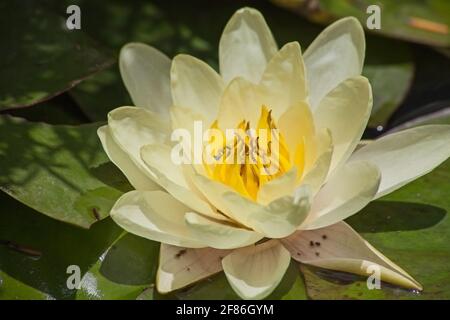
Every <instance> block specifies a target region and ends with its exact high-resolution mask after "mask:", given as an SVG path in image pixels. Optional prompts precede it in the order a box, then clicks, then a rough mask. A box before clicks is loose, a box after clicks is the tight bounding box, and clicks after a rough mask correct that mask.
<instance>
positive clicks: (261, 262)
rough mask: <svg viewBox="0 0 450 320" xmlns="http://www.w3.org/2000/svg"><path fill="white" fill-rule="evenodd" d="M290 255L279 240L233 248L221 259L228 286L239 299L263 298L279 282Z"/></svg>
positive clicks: (287, 265)
mask: <svg viewBox="0 0 450 320" xmlns="http://www.w3.org/2000/svg"><path fill="white" fill-rule="evenodd" d="M290 261H291V257H290V254H289V251H287V250H286V249H285V248H284V247H283V246H282V245H281V244H280V243H279V242H278V241H274V240H271V241H266V242H265V243H262V244H259V245H256V246H249V247H246V248H242V249H239V250H235V251H233V252H232V253H230V254H229V255H228V256H226V257H225V258H224V259H223V260H222V265H223V270H224V272H225V275H226V276H227V279H228V282H229V283H230V285H231V287H232V288H233V289H234V291H236V293H237V294H238V295H239V296H240V297H241V298H242V299H262V298H265V297H266V296H268V295H269V294H270V293H271V292H272V291H273V290H274V289H275V288H276V287H277V285H278V284H279V283H280V281H281V279H282V278H283V276H284V273H285V272H286V270H287V268H288V267H289V263H290Z"/></svg>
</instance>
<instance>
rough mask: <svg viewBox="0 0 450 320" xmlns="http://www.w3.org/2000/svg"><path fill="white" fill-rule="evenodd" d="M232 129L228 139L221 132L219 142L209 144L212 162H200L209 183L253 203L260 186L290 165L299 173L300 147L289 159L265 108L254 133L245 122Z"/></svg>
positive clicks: (301, 153)
mask: <svg viewBox="0 0 450 320" xmlns="http://www.w3.org/2000/svg"><path fill="white" fill-rule="evenodd" d="M211 129H219V124H218V122H217V121H214V123H213V124H212V125H211ZM236 129H237V130H235V131H234V135H233V136H232V138H230V137H227V135H226V134H225V133H224V132H223V131H221V137H222V138H223V140H222V141H221V142H220V141H211V140H210V141H209V144H210V146H209V148H208V150H209V151H211V152H212V153H213V154H212V156H213V158H212V159H214V160H215V162H214V163H206V162H205V160H204V167H205V169H206V173H207V175H208V176H209V177H210V178H211V179H213V180H215V181H219V182H221V183H224V184H226V185H228V186H230V187H231V188H233V189H234V190H236V191H237V192H239V193H240V194H242V195H244V196H246V197H249V198H252V199H256V198H257V195H258V191H259V189H260V188H261V186H262V185H264V184H265V183H267V182H268V181H270V180H272V179H274V178H276V177H279V176H281V175H282V174H284V173H286V172H287V171H288V170H289V169H291V167H292V166H293V165H295V166H296V167H297V170H298V171H302V169H303V167H304V144H303V143H302V142H301V143H299V145H298V147H297V149H296V150H293V151H294V157H293V158H292V159H291V157H290V155H289V150H288V148H287V146H286V142H285V140H284V138H283V136H282V135H281V133H279V132H278V130H277V126H276V124H275V121H274V119H273V117H272V112H271V110H269V109H268V108H267V107H266V106H262V108H261V115H260V117H259V120H258V123H257V126H256V128H255V130H251V123H249V122H248V121H246V120H245V119H244V120H242V121H241V122H240V123H238V125H237V126H236ZM255 135H256V136H255ZM227 139H228V140H227ZM211 144H212V145H211ZM204 150H205V149H204ZM210 158H211V157H210ZM204 159H205V157H204ZM299 174H301V172H299Z"/></svg>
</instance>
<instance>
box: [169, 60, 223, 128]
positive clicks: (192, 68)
mask: <svg viewBox="0 0 450 320" xmlns="http://www.w3.org/2000/svg"><path fill="white" fill-rule="evenodd" d="M170 80H171V86H172V97H173V103H174V105H176V106H178V107H183V108H188V109H191V110H193V112H195V113H200V114H202V115H203V116H204V117H205V118H206V119H207V121H209V122H212V121H213V120H214V119H215V118H217V113H218V109H219V100H220V97H221V95H222V91H223V90H224V88H225V85H224V83H223V80H222V78H221V77H220V76H219V75H218V74H217V73H216V71H214V69H212V68H211V67H210V66H209V65H208V64H206V63H205V62H203V61H201V60H199V59H197V58H194V57H192V56H189V55H185V54H181V55H178V56H176V57H175V58H174V59H173V62H172V69H171V74H170Z"/></svg>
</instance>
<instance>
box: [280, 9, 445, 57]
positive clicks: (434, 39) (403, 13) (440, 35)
mask: <svg viewBox="0 0 450 320" xmlns="http://www.w3.org/2000/svg"><path fill="white" fill-rule="evenodd" d="M272 1H273V2H275V3H277V4H279V5H281V6H284V7H287V8H289V9H291V10H293V11H295V12H297V13H300V14H301V15H303V16H306V17H307V18H309V19H311V20H313V21H316V22H319V23H329V22H331V21H333V20H335V19H338V18H341V17H346V16H354V17H356V18H358V19H359V21H360V22H361V24H362V25H363V26H366V21H367V18H368V17H369V14H367V13H366V9H367V7H368V6H370V5H373V4H376V5H378V6H379V7H380V9H381V14H380V16H381V29H379V30H378V29H375V30H371V31H372V32H374V33H377V34H381V35H385V36H389V37H394V38H398V39H402V40H408V41H413V42H418V43H422V44H428V45H432V46H437V47H444V48H445V47H448V46H450V36H449V34H450V30H449V25H450V3H449V2H448V1H446V0H408V1H391V0H378V1H376V2H375V3H374V1H370V0H360V1H351V0H343V1H334V0H317V1H306V0H291V1H284V0H272ZM308 3H309V4H308Z"/></svg>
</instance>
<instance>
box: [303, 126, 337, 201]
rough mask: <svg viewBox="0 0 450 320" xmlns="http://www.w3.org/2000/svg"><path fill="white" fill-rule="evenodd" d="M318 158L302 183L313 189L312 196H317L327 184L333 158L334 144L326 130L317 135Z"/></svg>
mask: <svg viewBox="0 0 450 320" xmlns="http://www.w3.org/2000/svg"><path fill="white" fill-rule="evenodd" d="M316 141H317V157H316V159H315V160H314V164H313V165H312V167H311V168H310V169H309V170H308V171H307V172H306V173H305V175H304V176H303V178H302V181H301V183H302V184H306V185H308V186H309V187H310V188H311V195H313V196H315V195H316V194H317V192H318V191H319V190H320V188H321V187H322V185H323V184H324V183H325V181H326V178H327V176H328V172H329V170H330V164H331V159H332V157H333V150H334V147H333V142H332V137H331V133H330V131H329V130H328V129H327V130H324V131H322V132H319V133H318V134H317V135H316Z"/></svg>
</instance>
